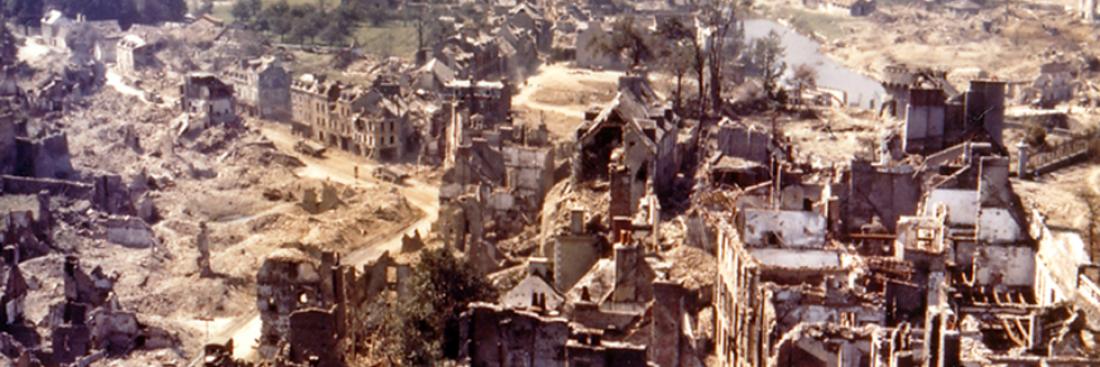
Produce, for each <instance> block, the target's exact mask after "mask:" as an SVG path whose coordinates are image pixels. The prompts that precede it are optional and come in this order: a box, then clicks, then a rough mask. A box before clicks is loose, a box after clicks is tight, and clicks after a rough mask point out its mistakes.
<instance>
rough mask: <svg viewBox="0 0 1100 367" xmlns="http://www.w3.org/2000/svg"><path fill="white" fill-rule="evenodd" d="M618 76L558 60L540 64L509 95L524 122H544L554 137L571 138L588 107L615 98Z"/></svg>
mask: <svg viewBox="0 0 1100 367" xmlns="http://www.w3.org/2000/svg"><path fill="white" fill-rule="evenodd" d="M621 75H622V73H621V72H616V71H594V70H587V69H577V68H573V67H571V66H568V65H567V64H560V63H559V64H551V65H543V66H542V67H540V68H539V72H538V73H537V74H535V75H534V76H531V77H530V78H528V79H527V83H526V84H525V85H523V86H521V87H520V88H519V93H517V94H516V95H515V96H513V97H512V106H513V108H514V109H515V110H516V111H518V112H519V115H520V118H522V119H524V120H526V121H531V122H545V123H546V127H547V128H548V129H549V130H550V133H551V134H553V135H554V137H556V138H563V137H571V136H573V132H574V129H576V127H577V125H578V124H580V123H581V122H582V121H584V112H585V111H586V110H588V108H589V107H592V106H595V105H600V104H603V103H606V102H608V101H611V100H612V99H614V98H615V92H616V91H617V89H618V83H619V76H621Z"/></svg>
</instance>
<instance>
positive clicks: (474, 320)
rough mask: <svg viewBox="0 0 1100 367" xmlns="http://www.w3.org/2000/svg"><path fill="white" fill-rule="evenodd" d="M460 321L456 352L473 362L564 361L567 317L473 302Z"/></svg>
mask: <svg viewBox="0 0 1100 367" xmlns="http://www.w3.org/2000/svg"><path fill="white" fill-rule="evenodd" d="M460 325H461V326H460V332H459V334H460V336H459V338H460V340H461V343H460V345H461V348H460V349H459V353H458V354H459V357H461V358H464V359H468V360H469V362H470V365H472V366H505V365H512V364H513V363H529V364H530V365H532V366H553V365H566V358H567V357H566V355H565V353H563V352H564V351H565V344H566V341H567V340H568V338H569V332H570V327H569V323H568V321H567V320H566V319H563V318H560V317H550V316H541V315H539V314H537V313H534V312H528V311H519V310H513V309H506V308H501V307H499V306H494V305H489V304H484V303H473V304H471V305H470V307H469V309H468V311H467V312H465V313H463V315H462V318H461V321H460ZM521 361H522V362H521Z"/></svg>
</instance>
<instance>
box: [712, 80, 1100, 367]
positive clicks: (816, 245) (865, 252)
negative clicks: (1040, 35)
mask: <svg viewBox="0 0 1100 367" xmlns="http://www.w3.org/2000/svg"><path fill="white" fill-rule="evenodd" d="M926 77H927V76H920V78H926ZM918 84H922V85H928V84H924V82H920V83H918ZM911 85H913V82H912V81H907V82H899V83H898V88H896V89H898V90H901V89H905V90H906V91H905V92H904V93H903V95H902V97H903V98H900V100H903V101H904V103H903V104H902V106H906V108H905V109H904V111H906V113H905V114H903V115H901V116H903V117H904V119H905V121H906V123H905V124H904V125H902V126H900V127H899V128H900V129H902V133H903V135H902V136H903V137H904V138H903V139H904V142H905V143H904V144H905V145H904V146H905V147H907V148H905V149H900V147H898V149H897V150H898V151H893V149H892V148H890V144H891V143H890V140H889V139H884V140H883V141H882V142H880V144H881V145H882V147H881V149H880V155H879V157H878V158H879V159H878V161H877V162H867V161H864V160H860V159H853V160H852V161H850V162H849V164H848V165H846V166H843V167H829V168H811V167H810V166H808V165H804V164H800V163H799V162H797V161H794V159H795V158H794V157H795V155H790V154H780V153H782V151H783V150H785V149H797V147H784V148H780V149H769V148H770V147H769V146H768V145H769V144H773V143H774V140H769V139H767V137H766V136H761V137H760V138H753V137H752V136H753V135H752V132H753V130H752V129H751V128H748V129H746V128H741V127H739V126H738V125H732V124H730V123H729V122H727V123H726V124H725V125H726V126H727V127H726V128H724V130H727V131H726V132H722V130H719V133H718V134H717V135H716V136H715V137H714V138H713V139H715V140H717V143H716V144H715V145H716V146H731V144H729V143H728V141H730V140H731V139H737V141H743V142H742V143H739V144H732V147H731V148H729V152H721V154H723V155H724V154H730V155H733V156H736V157H739V158H740V157H745V159H751V158H748V157H752V156H755V157H756V158H755V159H753V160H761V159H767V160H769V161H771V162H773V163H771V166H773V167H779V169H780V171H777V173H775V174H771V175H768V176H765V178H766V180H764V181H762V182H761V183H759V184H757V185H755V186H742V185H734V186H727V187H733V188H734V191H733V192H734V193H733V194H732V195H734V198H732V199H729V200H728V201H724V202H721V204H719V203H713V204H712V205H717V207H720V208H725V209H722V210H717V211H714V210H712V209H705V210H704V211H706V215H705V218H707V221H708V223H709V224H708V228H709V229H711V230H713V231H714V232H715V233H716V236H715V237H714V241H715V242H716V247H717V252H718V256H717V257H718V262H719V265H718V284H717V285H716V287H715V294H714V302H715V313H716V314H715V319H716V330H715V342H716V346H715V348H716V352H717V355H718V359H719V364H720V365H724V366H725V365H729V366H760V365H766V366H796V365H797V366H802V365H822V366H825V365H870V366H879V365H882V366H895V365H898V366H900V365H927V366H960V365H986V364H988V363H993V364H1001V363H1003V364H1007V365H1033V364H1036V363H1038V364H1042V363H1047V364H1054V365H1059V364H1063V363H1065V364H1067V365H1072V364H1090V363H1093V364H1094V363H1097V362H1098V361H1096V360H1095V359H1094V358H1095V357H1092V356H1091V355H1088V354H1085V353H1079V352H1070V351H1069V350H1068V349H1059V347H1052V346H1054V345H1063V346H1064V345H1065V344H1062V343H1070V344H1073V343H1077V341H1076V340H1077V339H1075V338H1076V336H1074V337H1066V335H1070V334H1073V333H1075V332H1077V331H1079V330H1082V329H1080V328H1081V327H1086V328H1087V326H1084V324H1079V326H1078V327H1071V328H1070V327H1065V325H1068V324H1067V323H1071V322H1080V323H1092V322H1095V320H1091V318H1088V317H1086V316H1081V317H1083V318H1079V319H1077V321H1071V320H1070V319H1072V318H1073V317H1071V316H1067V315H1068V314H1070V313H1073V312H1081V313H1080V315H1085V314H1087V313H1089V312H1091V311H1090V310H1091V309H1092V308H1093V307H1096V306H1095V302H1092V301H1085V302H1081V301H1078V302H1069V300H1070V299H1072V298H1074V297H1076V296H1074V295H1075V294H1083V293H1082V292H1084V293H1088V292H1092V288H1091V287H1093V286H1092V284H1093V283H1092V281H1091V280H1085V278H1084V275H1082V274H1083V273H1082V270H1081V269H1083V268H1082V267H1081V266H1082V265H1083V264H1086V263H1087V262H1088V261H1087V260H1085V259H1087V256H1083V252H1082V251H1084V250H1083V249H1084V245H1083V243H1082V242H1081V239H1080V238H1078V237H1076V235H1073V234H1072V233H1066V232H1062V233H1059V234H1055V231H1054V230H1052V229H1050V228H1049V227H1047V226H1046V224H1045V223H1044V222H1043V220H1042V219H1041V218H1040V217H1039V216H1038V215H1037V214H1035V212H1034V210H1033V209H1030V208H1029V205H1028V204H1027V203H1025V202H1023V201H1021V199H1020V198H1019V197H1018V196H1017V195H1016V194H1015V193H1014V192H1013V188H1012V183H1011V182H1010V181H1009V176H1010V167H1009V166H1010V161H1009V159H1008V158H1006V157H1005V153H1004V146H1003V145H1002V144H1003V141H1002V137H1001V130H1002V129H1003V113H1004V112H1003V111H1004V83H1002V82H983V81H975V82H972V83H971V88H970V90H969V91H967V92H965V93H962V94H960V95H958V96H957V97H955V98H951V99H948V98H946V97H945V93H946V92H945V90H944V89H943V88H925V89H920V88H910V87H906V86H911ZM897 100H898V99H896V100H895V101H897ZM720 126H721V125H720ZM729 126H735V127H737V128H736V129H734V128H731V127H729ZM914 128H917V131H919V132H920V134H918V133H914V132H913V131H909V130H912V129H914ZM720 129H723V128H721V127H720ZM929 129H931V130H934V131H935V133H934V134H924V133H925V132H927V131H928V130H929ZM761 135H763V134H761ZM928 136H933V137H934V141H933V140H929V139H925V137H928ZM756 141H762V142H767V143H766V144H761V146H760V148H754V147H755V146H756V145H754V144H753V142H756ZM754 152H755V153H754ZM715 162H717V161H715ZM712 164H715V163H712ZM704 208H705V207H704ZM1056 253H1057V254H1060V255H1055V254H1056ZM1071 254H1077V255H1071ZM1073 269H1077V270H1073ZM1071 304H1072V305H1071ZM1072 310H1080V311H1072ZM1086 320H1087V321H1086ZM1047 322H1052V323H1054V325H1060V326H1051V325H1050V324H1046V323H1047ZM1054 330H1057V331H1054ZM1070 330H1074V331H1070ZM1066 333H1069V334H1066ZM1067 338H1068V339H1067Z"/></svg>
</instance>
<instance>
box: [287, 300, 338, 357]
mask: <svg viewBox="0 0 1100 367" xmlns="http://www.w3.org/2000/svg"><path fill="white" fill-rule="evenodd" d="M289 325H290V328H289V330H288V331H289V334H288V335H287V341H288V344H289V346H290V356H289V357H290V361H291V362H294V363H305V362H307V361H310V360H311V357H312V358H315V360H316V363H317V364H316V365H314V366H317V367H339V366H343V365H344V360H343V358H344V353H343V350H341V348H340V344H341V343H340V339H339V338H338V337H337V329H338V327H337V320H336V315H334V314H333V312H331V311H325V310H322V309H317V308H307V309H302V310H298V311H294V312H293V313H291V314H290V321H289Z"/></svg>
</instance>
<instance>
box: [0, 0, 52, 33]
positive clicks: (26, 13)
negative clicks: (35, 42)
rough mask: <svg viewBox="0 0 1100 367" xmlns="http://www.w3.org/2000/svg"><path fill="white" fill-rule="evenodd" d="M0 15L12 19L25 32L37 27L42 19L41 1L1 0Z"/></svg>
mask: <svg viewBox="0 0 1100 367" xmlns="http://www.w3.org/2000/svg"><path fill="white" fill-rule="evenodd" d="M0 13H3V14H4V15H5V16H8V17H11V18H13V19H14V20H15V23H16V24H19V25H21V26H23V31H24V32H26V31H27V30H28V29H29V28H31V27H38V23H39V19H41V17H42V0H3V8H2V9H0Z"/></svg>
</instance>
